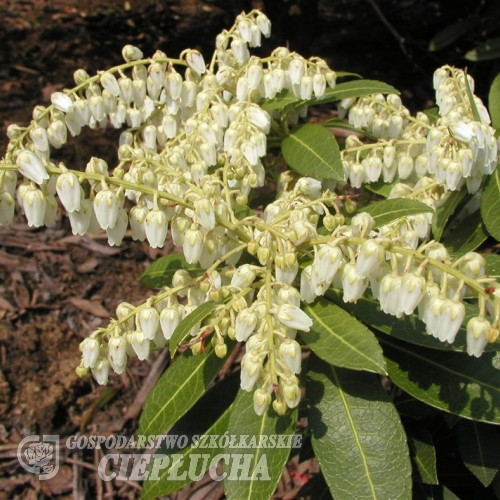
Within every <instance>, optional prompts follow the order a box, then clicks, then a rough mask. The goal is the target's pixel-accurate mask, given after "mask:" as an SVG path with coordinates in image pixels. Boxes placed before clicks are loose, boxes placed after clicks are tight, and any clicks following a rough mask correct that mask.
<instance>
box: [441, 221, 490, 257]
mask: <svg viewBox="0 0 500 500" xmlns="http://www.w3.org/2000/svg"><path fill="white" fill-rule="evenodd" d="M487 239H488V233H487V231H486V227H485V225H484V223H483V221H482V219H481V214H480V213H479V212H474V213H473V214H472V215H470V216H469V217H467V218H466V219H465V220H464V221H462V222H461V223H460V224H459V225H458V226H457V227H455V228H453V229H452V230H450V231H449V233H448V234H447V235H446V236H445V238H444V239H443V241H442V243H443V245H444V246H445V247H446V248H447V249H448V251H449V252H450V253H455V254H463V253H467V252H472V251H474V250H476V248H478V247H479V246H481V245H482V244H483V243H484V242H485V241H486V240H487Z"/></svg>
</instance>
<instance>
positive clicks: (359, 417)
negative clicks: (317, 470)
mask: <svg viewBox="0 0 500 500" xmlns="http://www.w3.org/2000/svg"><path fill="white" fill-rule="evenodd" d="M308 377H309V380H308V382H307V386H306V393H307V400H308V404H309V410H308V420H309V425H310V427H311V433H312V443H313V447H314V451H315V454H316V458H317V459H318V462H319V465H320V467H321V471H322V473H323V476H324V477H325V480H326V482H327V484H328V486H329V488H330V491H331V492H332V495H333V497H334V498H335V499H336V500H342V499H347V500H351V499H353V498H355V499H356V500H361V499H368V498H370V499H381V498H390V499H393V500H395V499H410V498H411V464H410V458H409V452H408V447H407V444H406V435H405V432H404V429H403V426H402V425H401V422H400V420H399V415H398V413H397V411H396V409H395V408H394V405H393V404H392V403H391V401H390V400H389V396H388V395H387V392H386V391H385V390H384V389H383V387H382V385H381V384H380V381H379V380H378V378H377V376H376V375H374V374H371V373H366V372H358V371H352V370H346V369H345V368H335V367H333V366H331V365H329V364H327V363H325V362H324V361H322V360H320V359H319V358H317V357H314V358H313V359H311V360H310V363H309V372H308Z"/></svg>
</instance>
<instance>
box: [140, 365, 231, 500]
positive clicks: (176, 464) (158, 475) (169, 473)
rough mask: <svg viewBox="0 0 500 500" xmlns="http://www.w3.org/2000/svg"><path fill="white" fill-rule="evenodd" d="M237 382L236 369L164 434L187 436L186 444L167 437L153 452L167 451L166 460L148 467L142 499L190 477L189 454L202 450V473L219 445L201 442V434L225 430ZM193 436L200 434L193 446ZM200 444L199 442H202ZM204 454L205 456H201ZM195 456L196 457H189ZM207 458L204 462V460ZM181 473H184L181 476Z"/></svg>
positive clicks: (218, 433) (198, 469)
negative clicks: (173, 441)
mask: <svg viewBox="0 0 500 500" xmlns="http://www.w3.org/2000/svg"><path fill="white" fill-rule="evenodd" d="M239 385H240V378H239V373H238V372H237V373H235V374H231V375H229V376H228V377H226V378H225V379H224V380H222V381H221V382H219V383H217V384H215V385H214V387H212V388H211V389H210V390H209V391H207V393H206V394H204V395H203V396H202V397H201V399H200V400H199V401H198V402H197V403H196V404H195V405H194V406H193V407H192V408H191V409H190V410H189V411H188V413H186V415H184V417H182V418H181V419H180V420H179V421H178V422H177V423H176V424H175V425H174V426H173V427H172V428H171V429H170V431H169V432H168V434H167V436H172V438H174V437H175V436H187V437H188V439H189V443H190V445H189V446H186V447H184V448H181V447H180V446H179V445H178V444H177V442H176V443H175V444H173V443H172V442H170V441H169V438H168V437H167V438H166V439H165V441H163V442H162V444H161V446H160V448H159V449H158V451H157V452H156V454H158V455H168V456H169V458H170V461H169V463H168V465H167V467H165V468H159V467H157V469H156V472H155V466H154V462H152V463H151V465H150V468H149V476H148V479H147V480H146V481H145V482H144V485H143V487H142V492H141V497H142V498H144V499H149V498H157V497H159V496H162V495H169V494H170V493H174V492H176V491H178V490H179V489H181V488H182V487H183V486H185V485H186V484H189V483H191V482H192V481H193V479H192V478H191V477H190V475H188V474H187V472H185V471H188V470H189V466H190V464H191V456H192V455H193V454H199V453H201V454H203V458H202V459H201V463H202V464H204V463H206V464H207V466H206V468H205V469H203V468H202V467H200V465H199V464H200V462H197V467H196V473H197V474H203V473H204V472H205V471H206V470H207V469H208V465H209V463H210V462H211V460H212V459H213V458H214V457H215V456H216V455H217V454H219V453H221V452H222V449H221V448H220V447H215V448H212V447H210V446H205V444H204V442H205V441H204V439H205V438H203V437H202V436H221V435H222V434H224V432H226V431H227V426H228V424H229V416H230V414H231V403H232V400H233V399H234V397H235V396H236V393H237V391H238V388H239ZM195 436H200V441H198V442H197V446H195V447H193V446H192V445H193V443H194V439H196V438H195ZM202 445H203V446H202ZM205 457H208V458H205ZM193 459H194V460H196V457H193ZM204 460H207V462H204ZM184 474H185V477H184V478H183V479H178V478H182V477H183V476H184Z"/></svg>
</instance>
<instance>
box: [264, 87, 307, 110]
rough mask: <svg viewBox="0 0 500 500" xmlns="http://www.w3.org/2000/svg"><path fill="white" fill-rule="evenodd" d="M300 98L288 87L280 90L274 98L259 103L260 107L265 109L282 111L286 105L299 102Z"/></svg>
mask: <svg viewBox="0 0 500 500" xmlns="http://www.w3.org/2000/svg"><path fill="white" fill-rule="evenodd" d="M299 101H300V99H299V98H298V97H296V96H295V94H294V93H293V92H292V91H291V90H288V89H285V90H282V91H281V92H280V93H279V94H278V95H277V96H276V97H275V98H274V99H269V100H266V101H263V102H261V103H260V107H261V108H262V109H263V110H265V111H282V110H284V109H285V108H286V107H287V106H288V105H290V104H295V103H296V102H299Z"/></svg>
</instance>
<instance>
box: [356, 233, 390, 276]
mask: <svg viewBox="0 0 500 500" xmlns="http://www.w3.org/2000/svg"><path fill="white" fill-rule="evenodd" d="M384 260H385V251H384V249H383V247H382V246H381V245H380V243H378V242H377V241H374V240H366V241H365V242H364V243H363V244H362V245H361V246H360V248H359V252H358V258H357V259H356V272H357V273H358V275H359V276H361V277H362V278H366V277H367V276H369V275H370V274H371V273H372V272H373V271H375V269H376V268H377V267H378V266H379V265H380V264H381V263H382V262H384Z"/></svg>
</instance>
